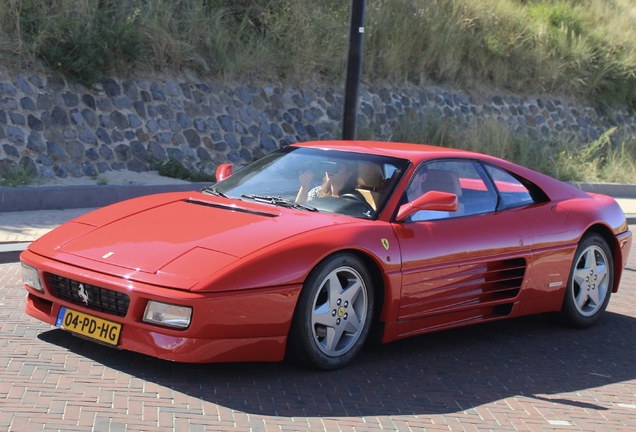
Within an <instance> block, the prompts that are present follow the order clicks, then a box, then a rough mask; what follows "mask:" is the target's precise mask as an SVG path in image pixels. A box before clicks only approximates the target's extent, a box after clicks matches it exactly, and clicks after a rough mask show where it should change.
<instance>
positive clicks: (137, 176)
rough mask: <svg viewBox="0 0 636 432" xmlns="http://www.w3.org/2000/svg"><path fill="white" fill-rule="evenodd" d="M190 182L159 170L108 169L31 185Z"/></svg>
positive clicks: (55, 178)
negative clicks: (160, 173) (165, 174)
mask: <svg viewBox="0 0 636 432" xmlns="http://www.w3.org/2000/svg"><path fill="white" fill-rule="evenodd" d="M182 183H188V182H187V181H185V180H180V179H174V178H170V177H164V176H160V175H159V173H158V172H157V171H148V172H141V173H136V172H134V171H107V172H105V173H103V174H100V175H98V176H97V177H94V178H93V177H77V178H76V177H70V176H69V177H67V178H59V177H54V178H52V179H48V180H44V181H39V182H35V183H33V184H32V185H30V186H84V185H125V184H135V185H162V184H182Z"/></svg>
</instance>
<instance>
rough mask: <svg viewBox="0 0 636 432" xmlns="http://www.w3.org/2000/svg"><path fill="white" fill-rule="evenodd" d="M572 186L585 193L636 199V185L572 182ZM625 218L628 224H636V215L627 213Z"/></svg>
mask: <svg viewBox="0 0 636 432" xmlns="http://www.w3.org/2000/svg"><path fill="white" fill-rule="evenodd" d="M570 184H571V185H572V186H574V187H577V188H579V189H581V190H582V191H585V192H593V193H599V194H603V195H608V196H611V197H613V198H628V199H636V184H630V183H588V182H570ZM625 218H626V219H627V223H628V224H630V225H632V224H636V214H631V213H626V214H625Z"/></svg>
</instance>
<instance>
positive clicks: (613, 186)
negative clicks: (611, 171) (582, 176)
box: [569, 182, 636, 198]
mask: <svg viewBox="0 0 636 432" xmlns="http://www.w3.org/2000/svg"><path fill="white" fill-rule="evenodd" d="M569 184H571V185H572V186H574V187H576V188H579V189H581V190H582V191H585V192H593V193H599V194H603V195H609V196H611V197H614V198H636V184H631V183H587V182H569Z"/></svg>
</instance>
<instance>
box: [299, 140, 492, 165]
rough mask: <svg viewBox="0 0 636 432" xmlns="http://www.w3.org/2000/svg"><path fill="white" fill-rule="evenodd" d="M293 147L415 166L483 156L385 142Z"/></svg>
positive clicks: (339, 142) (424, 145)
mask: <svg viewBox="0 0 636 432" xmlns="http://www.w3.org/2000/svg"><path fill="white" fill-rule="evenodd" d="M293 146H297V147H312V148H323V149H331V150H341V151H350V152H355V153H365V154H374V155H384V156H392V157H396V158H401V159H408V160H410V161H412V162H413V163H415V164H418V163H419V162H421V161H424V160H427V159H435V158H443V157H458V156H460V155H461V157H475V158H476V157H480V158H481V157H483V155H481V154H479V153H473V152H469V151H466V150H459V149H452V148H446V147H436V146H432V145H427V144H408V143H398V142H386V141H356V140H352V141H343V140H328V141H310V142H302V143H295V144H293Z"/></svg>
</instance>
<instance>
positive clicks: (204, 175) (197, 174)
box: [150, 156, 216, 182]
mask: <svg viewBox="0 0 636 432" xmlns="http://www.w3.org/2000/svg"><path fill="white" fill-rule="evenodd" d="M150 168H151V169H152V170H155V171H157V172H158V173H159V175H162V176H164V177H170V178H176V179H181V180H186V181H190V182H215V181H216V177H215V176H214V175H213V174H210V173H208V172H207V171H206V170H205V169H202V168H198V169H197V168H187V167H186V166H185V165H183V163H181V161H179V160H178V159H176V158H175V157H173V156H171V157H170V158H168V160H166V161H160V160H158V159H152V160H151V161H150Z"/></svg>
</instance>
